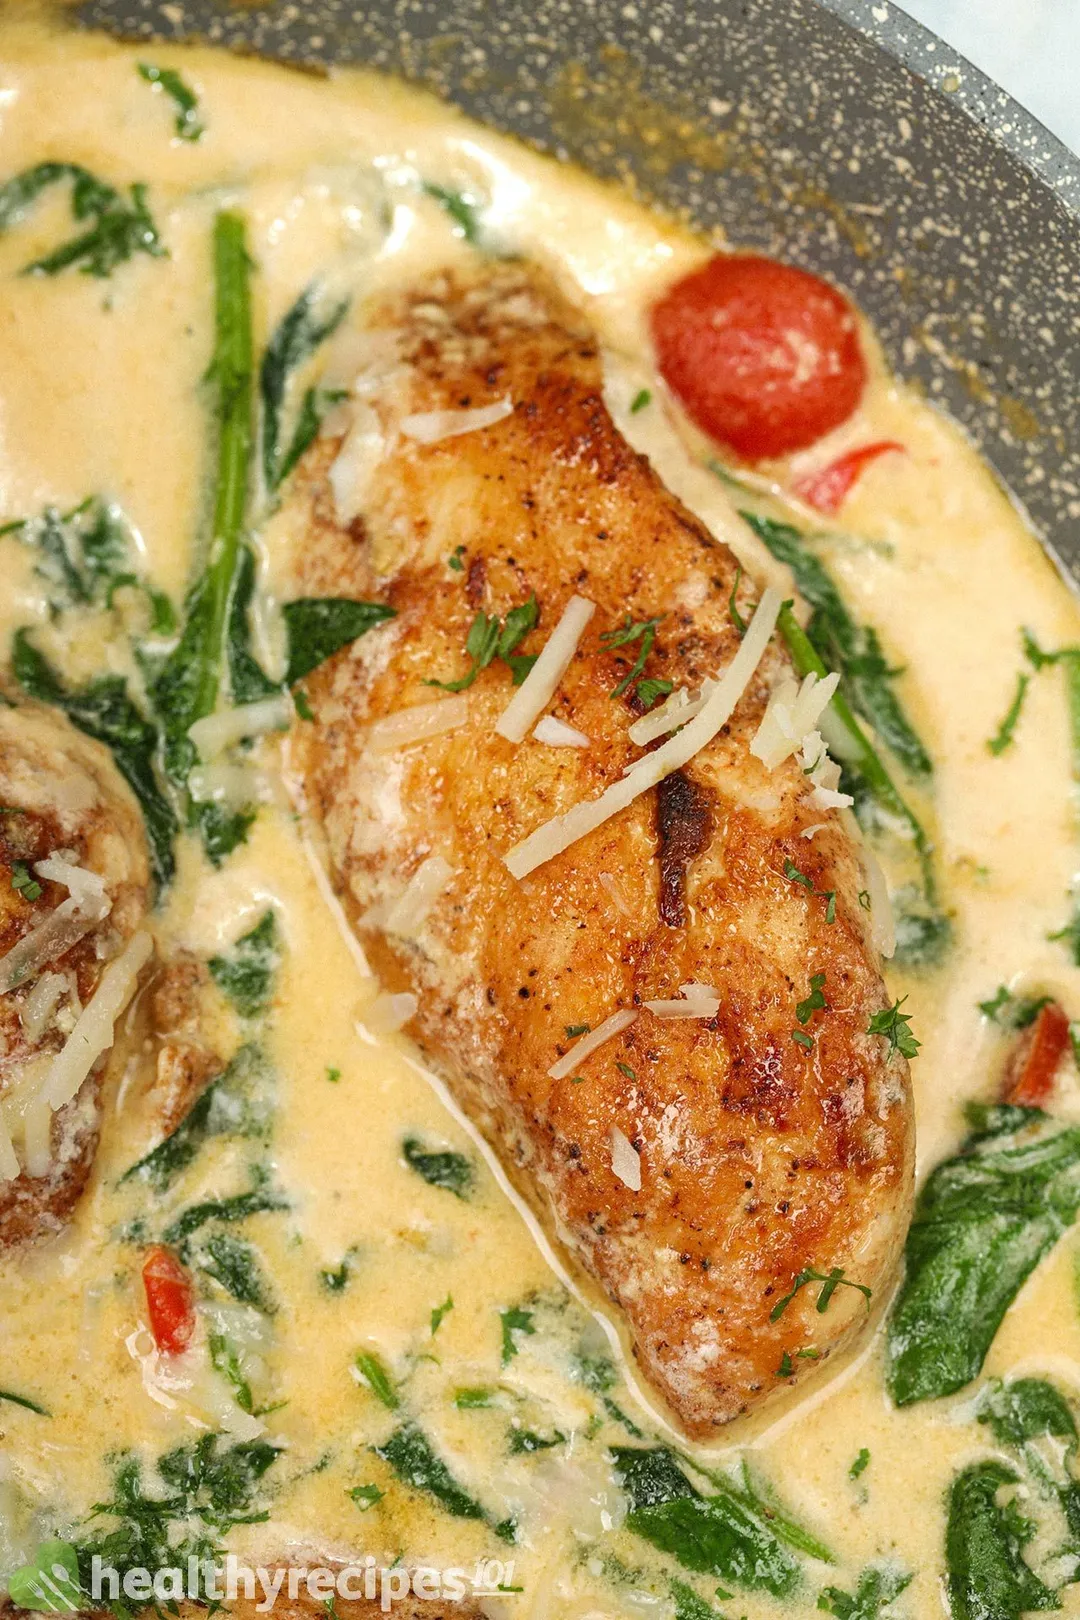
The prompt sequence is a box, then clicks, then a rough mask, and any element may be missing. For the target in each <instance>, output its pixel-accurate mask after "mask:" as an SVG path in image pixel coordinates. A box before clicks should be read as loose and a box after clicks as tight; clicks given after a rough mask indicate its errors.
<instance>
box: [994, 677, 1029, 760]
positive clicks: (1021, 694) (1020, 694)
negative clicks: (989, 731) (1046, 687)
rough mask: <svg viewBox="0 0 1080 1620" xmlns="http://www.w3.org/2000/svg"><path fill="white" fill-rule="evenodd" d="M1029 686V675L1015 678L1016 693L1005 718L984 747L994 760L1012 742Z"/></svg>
mask: <svg viewBox="0 0 1080 1620" xmlns="http://www.w3.org/2000/svg"><path fill="white" fill-rule="evenodd" d="M1030 685H1031V676H1030V675H1025V674H1020V675H1018V676H1017V677H1016V692H1015V694H1014V696H1013V700H1012V702H1011V703H1010V704H1009V707H1008V709H1007V710H1006V712H1005V717H1004V719H1003V720H1002V722H1001V724H1000V725H999V726H998V728H997V731H996V732H995V733H994V735H993V736H992V737H991V738H990V740H989V742H988V743H987V745H986V746H987V748H988V749H989V750H990V752H991V753H992V754H993V755H994V756H995V758H996V757H997V756H998V755H999V754H1003V753H1004V752H1005V750H1006V748H1008V747H1009V745H1010V743H1011V742H1012V741H1013V736H1014V733H1015V731H1016V727H1017V722H1018V721H1019V719H1020V711H1021V710H1022V709H1023V707H1024V699H1025V697H1026V696H1027V689H1028V687H1029V686H1030Z"/></svg>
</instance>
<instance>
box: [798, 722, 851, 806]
mask: <svg viewBox="0 0 1080 1620" xmlns="http://www.w3.org/2000/svg"><path fill="white" fill-rule="evenodd" d="M799 764H800V765H801V766H802V769H803V774H804V775H805V776H807V777H809V779H810V781H811V782H812V783H813V786H814V791H813V793H811V795H810V803H811V804H812V805H813V806H814V808H815V809H816V810H846V809H847V808H848V806H849V805H853V804H854V803H855V800H854V799H853V798H852V797H851V794H850V793H840V792H839V791H838V789H839V787H840V767H839V765H837V764H836V762H835V760H831V759H830V758H829V750H828V749H827V748H826V746H825V739H824V737H823V736H822V735H821V732H820V731H811V732H810V733H809V734H808V735H807V736H806V737H805V738H804V739H803V744H802V751H801V752H800V754H799Z"/></svg>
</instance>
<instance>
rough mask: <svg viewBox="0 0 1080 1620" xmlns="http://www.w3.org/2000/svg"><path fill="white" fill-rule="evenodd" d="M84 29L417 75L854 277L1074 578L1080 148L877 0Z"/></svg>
mask: <svg viewBox="0 0 1080 1620" xmlns="http://www.w3.org/2000/svg"><path fill="white" fill-rule="evenodd" d="M81 15H82V17H83V19H84V20H85V21H87V22H89V23H91V24H93V25H100V26H105V27H110V28H113V29H115V30H119V31H121V32H123V33H125V34H128V35H134V36H137V37H140V38H147V37H150V36H155V35H156V36H161V37H164V38H170V39H181V38H191V37H198V38H203V39H209V40H212V41H217V42H220V43H221V44H225V45H232V46H236V47H240V48H243V49H245V50H254V51H257V52H260V53H262V54H265V55H266V56H270V57H274V58H277V59H281V60H285V61H289V62H295V63H307V64H313V63H314V64H332V63H335V62H338V63H344V62H361V63H365V64H369V65H371V66H374V67H378V68H380V69H385V70H387V71H390V72H393V73H400V74H404V75H405V76H407V77H408V78H410V79H412V80H415V81H418V82H420V83H422V84H424V85H427V86H428V87H430V88H432V89H434V90H436V91H437V92H438V93H439V94H441V95H444V96H446V97H449V98H451V99H452V100H454V101H456V102H458V103H459V104H460V105H461V106H462V107H464V108H465V109H466V110H467V111H468V112H470V113H471V114H473V115H474V116H475V117H477V118H480V119H482V120H483V121H484V122H486V123H489V124H492V125H494V126H496V127H497V128H499V129H504V130H510V131H513V132H515V133H517V134H519V135H521V136H523V137H524V138H526V139H528V140H530V141H532V142H534V143H537V144H539V145H541V146H543V147H544V148H546V149H547V150H550V151H552V152H555V153H557V154H558V155H560V156H563V157H570V158H573V159H575V160H577V161H579V162H582V163H585V164H586V165H588V166H589V167H591V168H592V169H594V170H596V171H597V172H599V173H601V174H604V175H612V176H618V177H621V178H622V179H624V180H626V181H628V182H629V183H631V184H634V185H636V186H637V187H638V188H639V189H640V190H641V191H642V192H643V193H644V194H646V195H648V196H650V197H652V198H654V199H656V200H657V201H658V202H659V203H660V204H661V205H663V206H664V207H666V208H668V209H671V210H674V211H678V212H680V213H683V214H685V215H689V216H690V217H692V218H693V219H694V220H695V221H696V222H697V223H698V224H699V225H700V226H701V227H702V228H703V229H705V230H709V231H713V232H717V233H719V234H720V235H722V237H723V238H725V239H726V240H727V241H729V242H730V243H732V244H735V245H741V246H746V247H753V248H760V249H764V250H765V251H768V252H771V253H777V254H781V255H783V256H785V257H787V258H790V259H792V260H794V261H796V262H797V263H800V264H804V265H807V266H809V267H810V268H812V269H816V270H818V271H820V272H822V273H824V274H826V275H828V276H831V277H833V278H834V279H835V280H836V281H838V282H839V283H841V284H842V285H843V286H845V287H846V288H848V289H849V290H850V291H851V292H852V293H853V294H854V295H855V296H856V297H857V298H858V300H859V301H860V303H861V304H862V306H863V308H864V309H866V311H867V312H868V313H869V315H870V316H871V317H872V319H873V320H874V322H875V323H876V325H877V328H878V331H879V332H880V334H881V336H882V338H883V339H884V341H885V344H886V346H887V348H888V350H889V352H890V354H891V356H892V359H893V361H894V363H895V364H896V365H897V367H898V368H899V369H900V370H901V371H902V372H903V373H904V374H905V375H907V376H908V377H911V378H913V379H916V380H917V381H918V382H919V383H921V384H922V385H923V386H924V387H925V388H926V390H927V391H928V392H929V393H930V395H931V396H932V397H934V398H935V399H939V400H941V401H942V402H943V403H944V404H945V405H946V406H947V408H948V409H949V410H950V411H951V412H952V413H953V415H954V416H956V417H957V418H959V419H960V420H961V421H962V422H963V423H965V424H966V425H967V426H968V428H969V429H970V431H971V432H972V433H973V434H974V436H975V437H976V439H977V440H978V442H979V443H980V445H981V446H982V448H983V449H984V451H985V453H986V454H987V455H988V457H989V458H990V460H991V461H992V462H993V463H994V465H995V466H996V467H997V468H998V470H999V472H1000V473H1001V475H1002V477H1003V478H1004V479H1005V481H1006V482H1007V483H1008V484H1009V485H1010V487H1011V488H1012V489H1013V490H1014V491H1015V493H1016V494H1017V496H1018V497H1019V499H1020V500H1021V501H1022V502H1023V503H1024V505H1025V506H1026V507H1027V509H1028V510H1029V512H1030V513H1031V516H1032V518H1033V520H1034V522H1035V523H1036V525H1037V526H1038V527H1039V528H1040V529H1041V530H1042V532H1043V534H1044V535H1045V536H1046V537H1047V538H1048V539H1049V541H1050V542H1051V544H1052V545H1053V546H1054V548H1055V549H1056V550H1057V551H1058V553H1059V555H1060V556H1061V557H1062V558H1063V559H1065V560H1066V561H1067V562H1068V563H1069V564H1070V565H1071V567H1072V569H1073V571H1074V573H1076V574H1077V575H1078V576H1080V401H1078V395H1080V164H1078V163H1077V160H1076V159H1075V158H1073V157H1072V156H1071V155H1070V154H1069V153H1068V152H1067V151H1066V150H1065V149H1064V148H1063V147H1062V146H1060V145H1059V144H1058V143H1057V142H1056V141H1055V140H1054V139H1053V137H1052V136H1050V135H1049V134H1048V133H1047V132H1046V131H1045V130H1043V129H1042V128H1041V127H1040V126H1039V125H1038V124H1037V123H1035V121H1034V120H1033V119H1031V118H1029V117H1028V115H1027V114H1026V113H1024V112H1023V111H1022V110H1021V109H1020V108H1018V107H1017V106H1016V105H1015V103H1012V102H1010V100H1009V99H1008V97H1007V96H1005V95H1004V93H1003V92H1001V91H999V90H997V89H996V88H995V87H994V86H993V85H991V84H989V83H988V82H987V81H986V80H985V79H984V78H983V77H982V76H981V75H980V74H979V73H977V72H976V70H975V69H974V68H972V67H971V66H970V65H969V64H968V63H966V62H964V61H963V60H962V59H960V58H958V57H957V56H956V55H955V53H954V52H951V51H949V50H948V48H947V47H945V46H944V45H943V44H942V43H941V42H940V41H936V40H935V39H934V37H933V36H932V35H930V34H928V33H926V32H925V30H923V29H921V28H920V27H919V26H918V25H917V24H915V23H914V22H912V21H911V20H910V19H908V18H907V17H906V16H905V15H904V14H903V13H902V12H899V11H898V10H896V8H894V7H892V6H891V5H887V4H876V3H872V0H871V3H867V0H828V3H826V4H821V3H817V0H682V3H677V4H669V3H668V0H652V3H649V0H637V3H630V4H627V3H626V0H378V3H377V4H363V3H359V4H358V3H357V0H296V3H289V4H286V3H277V4H271V5H267V6H265V7H260V8H251V7H249V6H246V5H245V6H243V7H239V6H237V5H235V4H232V5H230V4H227V3H225V0H90V3H88V4H86V5H85V6H84V7H83V9H82V12H81Z"/></svg>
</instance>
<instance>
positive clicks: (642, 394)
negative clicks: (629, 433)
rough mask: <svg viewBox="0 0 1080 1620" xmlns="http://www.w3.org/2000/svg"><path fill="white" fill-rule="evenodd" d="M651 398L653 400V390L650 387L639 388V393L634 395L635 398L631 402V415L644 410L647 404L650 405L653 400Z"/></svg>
mask: <svg viewBox="0 0 1080 1620" xmlns="http://www.w3.org/2000/svg"><path fill="white" fill-rule="evenodd" d="M651 400H652V392H651V390H650V389H648V388H639V389H638V391H637V393H636V394H635V395H634V397H633V399H632V400H631V402H630V415H631V416H636V415H637V413H638V411H643V410H644V409H645V407H646V405H648V404H649V403H650V402H651Z"/></svg>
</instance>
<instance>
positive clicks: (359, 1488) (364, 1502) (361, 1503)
mask: <svg viewBox="0 0 1080 1620" xmlns="http://www.w3.org/2000/svg"><path fill="white" fill-rule="evenodd" d="M345 1494H346V1496H349V1497H351V1498H352V1500H353V1501H354V1502H355V1503H356V1505H357V1507H358V1508H359V1509H360V1511H361V1513H367V1512H368V1510H369V1509H370V1508H373V1507H374V1506H375V1504H376V1503H377V1502H381V1501H382V1499H383V1497H384V1495H385V1494H386V1493H385V1492H384V1491H380V1489H379V1487H378V1486H377V1485H351V1486H350V1487H349V1489H348V1490H347V1491H346V1492H345Z"/></svg>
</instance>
